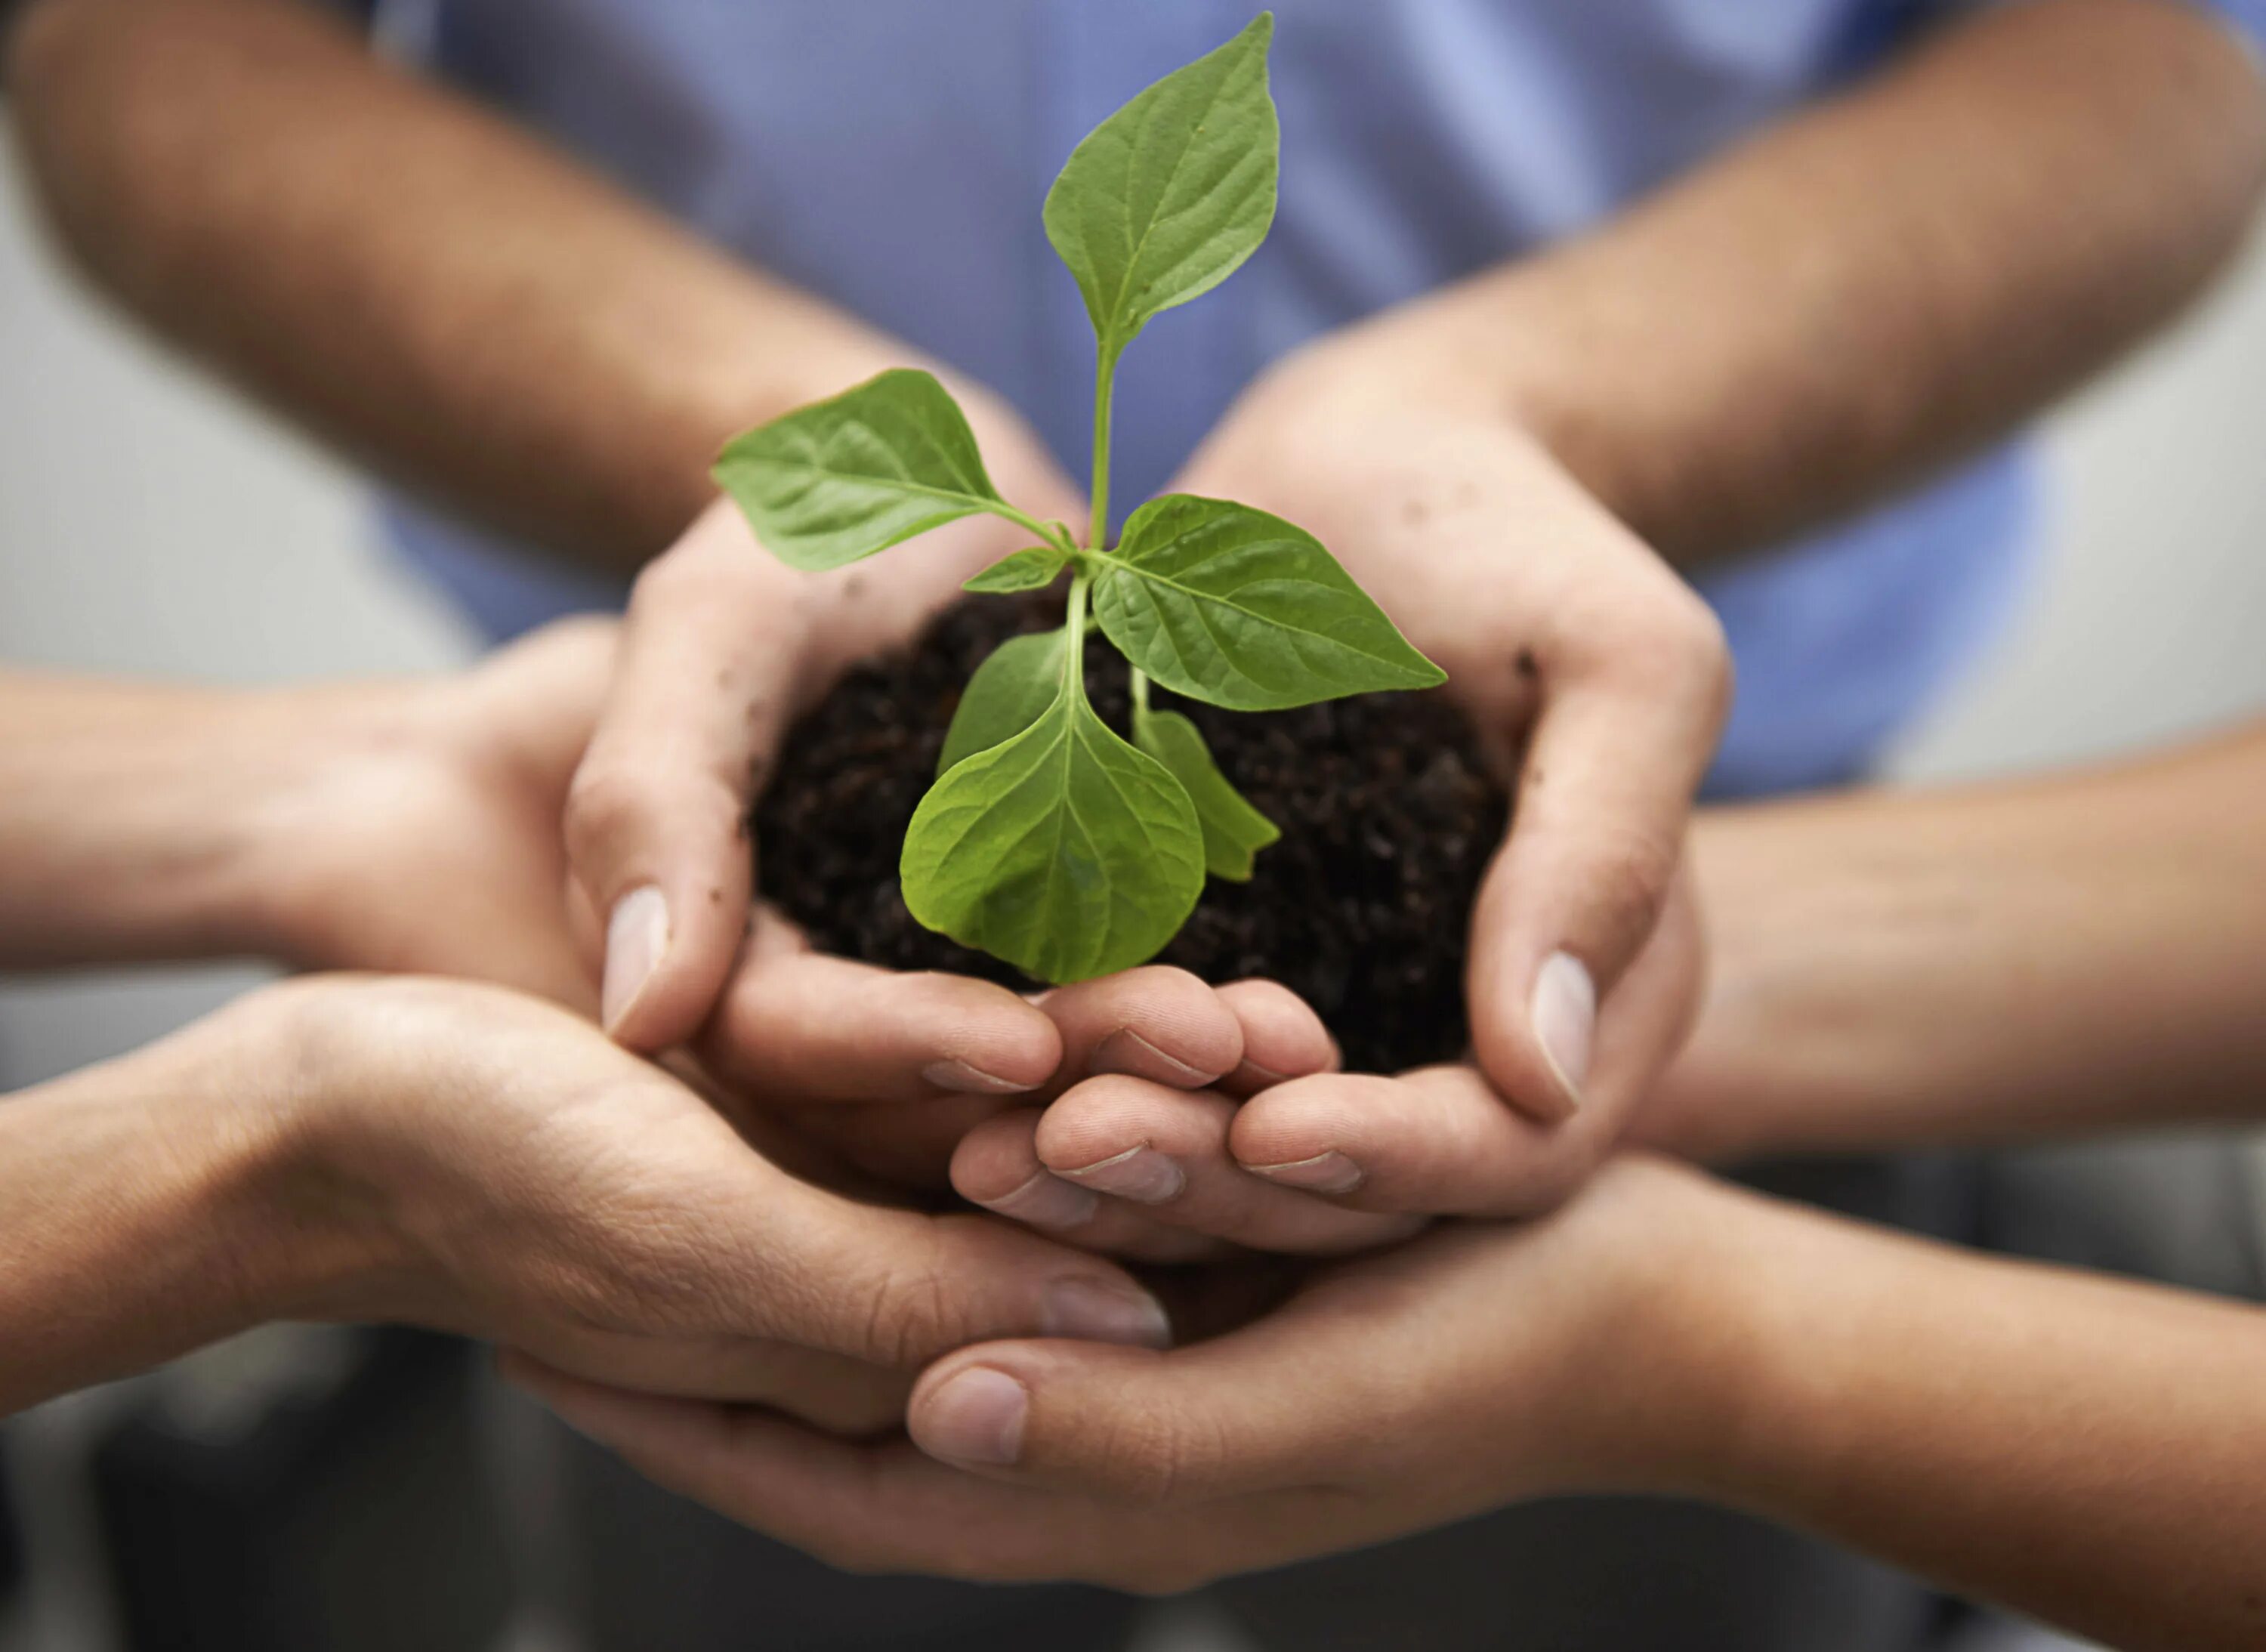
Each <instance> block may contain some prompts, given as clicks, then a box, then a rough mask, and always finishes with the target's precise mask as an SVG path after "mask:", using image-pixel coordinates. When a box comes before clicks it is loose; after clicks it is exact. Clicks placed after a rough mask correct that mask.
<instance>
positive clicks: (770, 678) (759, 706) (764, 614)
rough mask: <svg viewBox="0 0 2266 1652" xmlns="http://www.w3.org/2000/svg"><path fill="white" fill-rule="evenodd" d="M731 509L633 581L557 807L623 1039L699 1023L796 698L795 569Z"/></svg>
mask: <svg viewBox="0 0 2266 1652" xmlns="http://www.w3.org/2000/svg"><path fill="white" fill-rule="evenodd" d="M730 509H731V508H730V507H729V506H727V505H719V506H718V507H716V508H712V509H711V510H710V511H709V512H708V513H707V514H706V515H703V516H702V517H701V518H700V520H699V521H698V523H695V524H694V525H693V527H692V528H691V530H690V531H688V532H687V533H686V535H685V536H684V537H683V539H682V540H680V541H679V542H678V543H677V544H676V545H675V546H674V547H672V548H671V549H670V550H669V552H666V553H665V554H664V555H662V557H661V558H660V559H658V560H656V561H654V562H653V563H652V564H650V565H649V566H648V567H647V569H646V571H645V572H644V573H643V574H640V576H639V578H638V581H637V586H636V588H635V590H634V591H633V592H632V596H631V599H630V607H629V613H628V617H627V618H626V620H625V623H624V625H623V630H622V639H621V646H620V651H619V654H618V660H617V663H616V667H615V675H614V681H613V684H612V687H611V689H610V692H609V694H608V696H607V699H606V705H605V708H604V710H603V713H601V714H600V717H599V720H598V726H597V729H596V733H595V734H594V735H593V736H592V738H591V741H590V745H589V749H588V751H587V752H586V753H585V754H584V756H583V758H582V763H581V767H580V768H579V769H578V770H577V771H575V775H574V786H573V788H572V790H571V792H570V793H569V794H568V797H567V802H566V848H567V858H568V860H569V862H570V864H571V866H572V867H573V870H574V877H575V879H576V881H578V882H579V883H580V884H581V887H582V889H583V891H584V893H585V894H586V895H588V899H589V901H590V903H591V905H592V906H593V907H594V908H595V909H596V910H597V911H598V912H600V913H602V914H603V915H604V917H605V922H606V941H605V970H604V984H603V991H602V994H601V998H602V1014H603V1020H604V1024H605V1026H606V1028H607V1030H608V1031H609V1032H610V1033H612V1034H614V1036H615V1037H616V1038H618V1039H619V1040H620V1041H621V1042H623V1043H625V1044H626V1045H628V1046H629V1047H630V1048H632V1049H642V1050H653V1049H662V1048H663V1047H665V1046H667V1045H669V1044H672V1043H675V1042H678V1041H679V1040H682V1039H683V1038H685V1037H687V1036H689V1035H690V1034H691V1033H692V1031H693V1029H694V1028H696V1027H698V1026H699V1024H700V1023H701V1022H702V1021H703V1020H705V1018H706V1016H707V1014H708V1012H709V1010H710V1008H711V1006H712V1005H713V1004H714V1003H715V1001H716V998H717V995H718V993H719V992H720V990H721V989H722V987H723V984H724V981H725V978H726V976H727V973H728V972H729V970H730V969H731V967H732V961H733V958H734V955H735V953H736V952H737V950H738V947H739V944H740V939H741V935H742V931H743V930H744V928H745V925H746V923H747V909H748V897H749V885H750V881H751V880H752V877H753V861H752V856H751V854H750V852H749V843H748V838H747V833H746V820H747V814H748V808H749V801H750V800H751V799H752V797H753V794H754V792H755V790H756V787H757V783H758V780H759V778H760V773H759V767H758V765H759V764H762V763H764V762H766V761H768V758H769V754H770V753H771V750H772V749H773V748H774V747H775V745H776V744H777V742H778V735H779V733H780V731H781V729H782V728H783V727H785V724H786V718H787V717H788V715H789V713H790V711H791V707H790V705H789V704H788V697H789V690H790V686H791V684H792V683H793V678H794V676H795V674H796V670H797V665H798V660H797V655H798V651H799V649H800V646H801V643H800V622H799V619H798V613H797V608H798V596H799V593H798V589H797V588H796V586H795V584H794V580H795V577H796V576H795V575H793V574H792V573H790V572H789V571H788V570H786V569H785V568H783V567H780V566H779V565H778V564H777V563H775V562H773V561H771V559H769V558H767V557H765V556H764V555H763V554H761V552H758V551H757V549H756V548H755V547H754V545H752V544H751V543H750V542H749V537H748V534H747V532H746V530H745V529H744V527H743V526H742V525H741V524H740V523H739V521H738V519H737V517H736V516H735V515H731V514H729V513H730Z"/></svg>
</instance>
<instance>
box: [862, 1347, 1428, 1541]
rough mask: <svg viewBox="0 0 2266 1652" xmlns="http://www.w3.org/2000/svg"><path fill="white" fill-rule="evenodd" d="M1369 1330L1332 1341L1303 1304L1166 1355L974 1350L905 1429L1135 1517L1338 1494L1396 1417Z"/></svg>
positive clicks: (916, 1390) (934, 1387) (942, 1453)
mask: <svg viewBox="0 0 2266 1652" xmlns="http://www.w3.org/2000/svg"><path fill="white" fill-rule="evenodd" d="M1358 1319H1359V1316H1352V1315H1349V1316H1344V1317H1343V1318H1342V1319H1341V1320H1340V1321H1339V1322H1338V1327H1337V1330H1336V1333H1335V1334H1333V1333H1332V1330H1331V1329H1330V1328H1328V1327H1322V1326H1319V1325H1317V1324H1316V1323H1315V1322H1313V1321H1312V1318H1311V1316H1306V1315H1302V1314H1300V1313H1299V1312H1298V1307H1297V1304H1296V1303H1293V1304H1292V1305H1290V1306H1289V1307H1287V1308H1285V1309H1283V1310H1279V1311H1278V1312H1276V1314H1274V1315H1272V1316H1270V1317H1269V1318H1268V1319H1261V1320H1258V1321H1256V1322H1255V1323H1254V1324H1253V1325H1251V1326H1249V1327H1246V1328H1245V1329H1243V1330H1240V1331H1236V1332H1232V1333H1230V1334H1227V1335H1225V1336H1223V1337H1219V1338H1217V1339H1215V1340H1213V1341H1209V1342H1204V1343H1201V1344H1197V1345H1195V1346H1194V1347H1190V1348H1186V1349H1178V1350H1175V1351H1173V1352H1172V1353H1169V1354H1160V1353H1157V1352H1154V1351H1149V1350H1142V1349H1102V1348H1098V1347H1072V1346H1071V1345H1069V1344H1066V1343H1046V1342H1018V1343H996V1344H993V1345H991V1346H989V1347H984V1348H973V1349H961V1351H960V1352H959V1353H956V1354H953V1355H949V1356H947V1357H945V1358H944V1359H942V1360H939V1362H938V1363H936V1364H935V1365H933V1366H932V1367H930V1368H929V1369H928V1370H927V1371H924V1372H923V1373H922V1374H921V1378H920V1380H919V1381H918V1382H917V1383H916V1384H915V1385H914V1387H913V1397H912V1401H911V1403H910V1406H909V1407H908V1408H907V1411H906V1429H907V1431H908V1432H909V1433H910V1435H911V1436H912V1438H913V1443H914V1444H917V1445H918V1446H919V1447H920V1448H921V1449H922V1450H923V1451H926V1452H927V1453H928V1454H929V1455H931V1456H932V1457H934V1458H937V1459H938V1460H939V1461H941V1462H947V1463H950V1464H952V1465H953V1466H954V1467H957V1468H964V1469H967V1470H969V1471H970V1472H972V1473H981V1474H984V1475H987V1476H991V1477H996V1478H998V1479H1002V1480H1011V1481H1012V1482H1013V1483H1015V1484H1017V1485H1020V1486H1036V1487H1044V1488H1051V1489H1056V1490H1066V1491H1075V1492H1081V1493H1088V1494H1092V1495H1099V1496H1101V1497H1105V1498H1110V1499H1115V1500H1120V1501H1123V1502H1129V1503H1132V1504H1135V1505H1158V1504H1163V1503H1166V1502H1171V1503H1172V1504H1173V1505H1175V1506H1179V1507H1182V1508H1185V1507H1188V1506H1190V1505H1194V1504H1198V1503H1202V1502H1209V1501H1212V1500H1216V1499H1219V1498H1225V1497H1238V1496H1245V1495H1255V1494H1261V1493H1265V1492H1268V1491H1271V1490H1275V1489H1277V1488H1282V1487H1284V1486H1288V1485H1311V1484H1314V1483H1316V1482H1318V1481H1323V1480H1336V1479H1337V1478H1338V1477H1339V1476H1340V1475H1341V1474H1342V1473H1344V1471H1345V1470H1346V1469H1347V1468H1349V1466H1352V1462H1351V1459H1354V1458H1357V1457H1358V1456H1359V1455H1360V1448H1359V1447H1358V1446H1357V1445H1349V1444H1348V1442H1349V1440H1359V1439H1362V1438H1363V1437H1366V1436H1365V1431H1366V1430H1370V1429H1374V1428H1375V1427H1376V1424H1377V1422H1378V1419H1379V1418H1380V1417H1385V1416H1389V1415H1391V1414H1392V1408H1391V1407H1392V1402H1391V1401H1390V1400H1388V1399H1387V1397H1386V1396H1385V1393H1382V1392H1380V1385H1379V1384H1378V1381H1377V1380H1376V1379H1377V1378H1378V1371H1377V1370H1376V1369H1375V1367H1376V1365H1377V1363H1378V1362H1377V1356H1376V1353H1375V1351H1374V1341H1373V1335H1372V1334H1371V1333H1370V1332H1369V1331H1368V1329H1367V1327H1362V1326H1361V1325H1360V1324H1359V1323H1358ZM1365 1336H1369V1337H1371V1344H1370V1346H1371V1351H1370V1352H1368V1353H1367V1354H1366V1355H1364V1353H1363V1347H1362V1342H1363V1338H1364V1337H1365Z"/></svg>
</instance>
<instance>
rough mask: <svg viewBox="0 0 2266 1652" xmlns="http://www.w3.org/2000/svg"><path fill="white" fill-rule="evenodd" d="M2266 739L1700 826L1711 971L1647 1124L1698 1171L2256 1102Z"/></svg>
mask: <svg viewBox="0 0 2266 1652" xmlns="http://www.w3.org/2000/svg"><path fill="white" fill-rule="evenodd" d="M2262 776H2266V730H2252V731H2249V732H2246V733H2243V734H2240V735H2233V736H2230V737H2227V738H2225V739H2221V740H2218V741H2215V742H2210V743H2207V744H2204V745H2201V746H2197V747H2195V748H2191V749H2187V750H2184V751H2182V752H2178V753H2175V754H2174V755H2171V756H2168V757H2160V758H2156V759H2153V760H2151V761H2148V762H2145V763H2141V764H2127V765H2123V766H2120V767H2116V768H2113V769H2104V770H2101V771H2092V772H2086V773H2079V774H2074V775H2068V776H2059V777H2052V778H2045V779H2041V780H2035V781H2029V782H2025V783H2020V784H2014V785H2004V784H2001V785H1997V786H1983V787H1974V788H1967V789H1962V790H1956V791H1949V792H1943V793H1912V794H1910V795H1904V796H1899V795H1895V794H1885V793H1859V794H1855V795H1850V796H1846V797H1840V798H1829V799H1820V800H1809V801H1798V802H1793V803H1787V804H1767V805H1761V806H1757V807H1754V808H1743V809H1736V810H1725V811H1716V812H1714V813H1713V814H1711V815H1703V817H1702V819H1701V821H1700V824H1699V826H1698V827H1697V828H1696V829H1695V831H1694V835H1693V838H1692V866H1693V870H1694V874H1695V876H1696V877H1697V880H1698V883H1699V888H1700V902H1701V904H1702V906H1703V908H1704V909H1705V910H1706V911H1707V923H1708V926H1709V930H1710V936H1711V954H1712V959H1713V964H1712V969H1713V975H1712V978H1711V981H1710V983H1709V988H1708V995H1707V1002H1706V1005H1705V1008H1704V1009H1703V1012H1702V1013H1701V1016H1700V1025H1699V1028H1698V1030H1697V1032H1696V1033H1695V1034H1694V1036H1693V1039H1692V1043H1691V1045H1690V1047H1689V1048H1688V1049H1686V1051H1685V1055H1684V1056H1683V1057H1682V1058H1681V1059H1680V1060H1679V1062H1678V1064H1677V1066H1676V1067H1675V1068H1674V1069H1673V1070H1671V1071H1670V1075H1669V1077H1668V1078H1667V1080H1666V1081H1665V1082H1664V1084H1663V1086H1662V1088H1661V1090H1660V1093H1658V1095H1657V1096H1656V1098H1655V1100H1653V1101H1651V1102H1649V1103H1648V1107H1647V1110H1646V1111H1645V1113H1644V1114H1642V1115H1641V1116H1640V1119H1639V1124H1638V1129H1639V1132H1640V1133H1641V1135H1643V1136H1644V1137H1647V1138H1648V1139H1649V1140H1651V1141H1652V1142H1654V1143H1655V1144H1657V1145H1661V1146H1663V1147H1667V1148H1670V1149H1671V1150H1673V1151H1679V1152H1685V1153H1692V1154H1699V1155H1702V1156H1707V1157H1721V1156H1728V1155H1736V1154H1743V1153H1751V1152H1772V1151H1801V1150H1810V1149H1828V1150H1831V1149H1863V1148H1882V1147H1893V1146H1899V1145H1910V1144H1933V1143H1941V1142H1947V1141H1967V1142H1984V1141H1992V1140H2006V1139H2012V1138H2020V1137H2040V1136H2061V1135H2068V1134H2071V1133H2073V1132H2084V1131H2090V1130H2102V1129H2116V1128H2120V1127H2147V1126H2161V1125H2169V1124H2177V1123H2186V1122H2211V1121H2223V1120H2224V1121H2231V1120H2238V1119H2245V1118H2256V1117H2257V1116H2259V1115H2260V1113H2261V1112H2262V1110H2266V1020H2262V1018H2261V1017H2260V1016H2259V1014H2258V1012H2257V1005H2258V1004H2259V1001H2260V994H2261V992H2262V991H2266V875H2262V873H2266V856H2262V851H2261V848H2260V845H2261V844H2266V781H2262Z"/></svg>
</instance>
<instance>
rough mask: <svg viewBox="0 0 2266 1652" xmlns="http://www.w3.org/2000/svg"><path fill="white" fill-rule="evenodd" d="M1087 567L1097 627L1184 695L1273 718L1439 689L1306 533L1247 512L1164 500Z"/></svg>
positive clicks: (1184, 499) (1423, 663) (1425, 665)
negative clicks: (1094, 569)
mask: <svg viewBox="0 0 2266 1652" xmlns="http://www.w3.org/2000/svg"><path fill="white" fill-rule="evenodd" d="M1096 560H1097V561H1099V562H1100V564H1101V567H1102V573H1101V574H1100V577H1099V578H1097V579H1096V580H1095V581H1094V585H1093V612H1094V618H1096V619H1097V620H1099V621H1100V625H1101V628H1102V630H1103V631H1104V632H1107V633H1108V636H1109V640H1110V641H1112V642H1114V643H1115V644H1116V645H1117V647H1118V649H1119V651H1120V652H1122V654H1124V655H1125V657H1126V658H1127V659H1129V660H1130V661H1131V662H1133V663H1134V664H1135V665H1137V666H1138V667H1140V668H1141V669H1143V670H1144V671H1146V672H1147V673H1148V674H1149V675H1150V676H1152V677H1154V678H1156V679H1157V681H1158V682H1159V683H1163V684H1164V685H1165V686H1166V688H1169V689H1172V690H1173V691H1175V692H1178V693H1181V694H1185V695H1187V696H1188V698H1191V699H1199V700H1203V701H1206V702H1207V703H1209V704H1210V705H1225V706H1229V707H1232V708H1233V709H1234V710H1237V711H1280V710H1282V709H1283V708H1284V707H1287V706H1291V705H1307V704H1309V703H1311V702H1312V701H1314V700H1326V699H1334V698H1337V697H1338V696H1340V695H1341V694H1363V693H1367V692H1370V691H1373V690H1378V689H1421V688H1431V687H1434V686H1436V685H1437V684H1439V683H1444V682H1446V681H1447V680H1448V676H1447V673H1446V672H1444V671H1443V670H1441V669H1440V668H1439V667H1438V666H1436V665H1434V664H1433V663H1432V662H1430V661H1429V660H1427V659H1426V658H1425V657H1424V656H1423V655H1422V654H1419V653H1417V652H1416V650H1415V649H1414V648H1413V647H1410V646H1409V645H1408V640H1407V638H1405V637H1403V636H1402V635H1401V634H1400V632H1399V631H1398V630H1397V629H1395V628H1394V626H1393V624H1392V621H1391V620H1390V619H1388V618H1385V610H1382V609H1380V608H1379V607H1378V605H1377V604H1376V603H1373V602H1371V601H1370V599H1369V596H1368V594H1367V593H1366V592H1364V591H1363V589H1362V588H1361V587H1360V586H1358V585H1356V584H1355V583H1354V580H1353V576H1352V575H1351V574H1348V573H1347V572H1346V571H1345V570H1344V569H1343V568H1341V567H1339V566H1338V563H1337V559H1336V558H1334V557H1333V556H1332V555H1331V554H1330V553H1329V552H1327V551H1325V550H1324V549H1322V546H1321V544H1320V542H1319V540H1317V539H1316V538H1315V537H1313V535H1312V534H1310V533H1308V532H1307V531H1306V530H1305V529H1303V528H1300V527H1297V526H1296V525H1294V524H1293V523H1287V522H1284V521H1283V519H1282V518H1281V517H1280V516H1270V515H1268V514H1267V513H1266V512H1265V511H1263V510H1254V509H1252V508H1251V507H1249V506H1248V505H1237V504H1232V503H1230V502H1229V501H1225V500H1218V499H1198V498H1196V497H1195V496H1194V495H1193V494H1188V493H1168V494H1166V496H1165V497H1164V498H1162V499H1154V500H1151V501H1149V502H1148V503H1147V504H1145V505H1144V506H1142V507H1141V508H1140V509H1138V510H1137V511H1135V512H1134V513H1133V516H1132V520H1130V521H1129V522H1128V523H1126V524H1125V537H1123V539H1122V540H1121V541H1120V542H1119V544H1118V546H1117V550H1116V552H1115V554H1114V555H1107V556H1100V555H1098V556H1097V557H1096Z"/></svg>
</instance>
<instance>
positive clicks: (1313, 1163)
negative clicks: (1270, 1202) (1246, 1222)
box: [1244, 1147, 1368, 1193]
mask: <svg viewBox="0 0 2266 1652" xmlns="http://www.w3.org/2000/svg"><path fill="white" fill-rule="evenodd" d="M1244 1168H1245V1169H1246V1170H1247V1171H1249V1172H1250V1173H1252V1174H1253V1175H1254V1176H1264V1177H1266V1178H1267V1180H1268V1181H1279V1182H1281V1183H1282V1184H1283V1186H1284V1187H1286V1188H1298V1189H1299V1190H1301V1191H1302V1192H1305V1193H1351V1192H1352V1191H1353V1190H1354V1189H1355V1188H1358V1187H1359V1186H1361V1183H1362V1178H1363V1176H1365V1175H1366V1174H1368V1173H1367V1172H1366V1171H1364V1170H1363V1169H1362V1167H1361V1166H1359V1165H1356V1164H1355V1163H1354V1162H1353V1160H1352V1159H1348V1158H1347V1157H1346V1156H1345V1155H1344V1154H1343V1153H1341V1152H1340V1151H1337V1149H1335V1148H1334V1147H1333V1148H1332V1149H1330V1151H1327V1152H1326V1153H1316V1154H1315V1155H1314V1156H1313V1157H1312V1159H1291V1160H1290V1161H1289V1162H1288V1163H1286V1164H1281V1165H1246V1166H1244Z"/></svg>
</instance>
